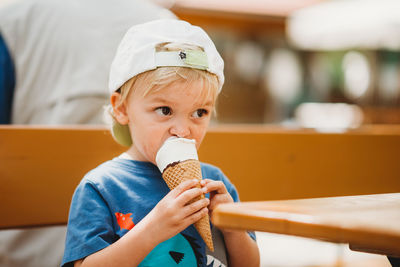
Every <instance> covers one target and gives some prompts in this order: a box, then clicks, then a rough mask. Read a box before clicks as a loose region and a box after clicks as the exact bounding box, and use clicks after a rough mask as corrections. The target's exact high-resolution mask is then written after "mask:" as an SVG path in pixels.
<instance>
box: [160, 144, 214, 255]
mask: <svg viewBox="0 0 400 267" xmlns="http://www.w3.org/2000/svg"><path fill="white" fill-rule="evenodd" d="M156 162H157V166H158V168H159V169H160V171H161V172H162V177H163V179H164V181H165V182H166V183H167V185H168V187H169V189H171V190H172V189H174V188H175V187H177V186H178V185H179V184H180V183H182V182H183V181H185V180H192V179H198V180H199V181H200V180H201V179H202V175H201V168H200V162H199V160H198V157H197V150H196V146H195V141H194V140H189V139H185V138H170V139H168V140H167V141H165V143H164V144H163V146H162V147H161V148H160V150H159V151H158V153H157V156H156ZM198 187H200V184H199V185H198ZM204 197H205V196H204V194H203V195H201V196H199V197H197V198H195V199H193V200H192V202H194V201H197V200H199V199H202V198H204ZM194 226H195V228H196V230H197V231H198V232H199V234H200V236H201V238H202V239H203V240H204V242H205V244H206V245H207V247H208V248H209V250H211V251H214V245H213V240H212V235H211V228H210V219H209V216H208V214H206V215H205V216H204V217H202V218H201V219H200V220H199V221H197V222H196V223H194Z"/></svg>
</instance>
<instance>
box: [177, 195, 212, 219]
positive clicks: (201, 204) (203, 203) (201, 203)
mask: <svg viewBox="0 0 400 267" xmlns="http://www.w3.org/2000/svg"><path fill="white" fill-rule="evenodd" d="M208 204H210V200H209V199H208V198H202V199H199V200H197V201H195V202H193V203H190V204H188V205H186V206H185V207H184V208H183V209H182V212H183V214H184V215H183V216H185V217H187V216H189V215H190V214H193V213H195V212H197V211H199V210H201V209H203V208H206V207H207V206H208Z"/></svg>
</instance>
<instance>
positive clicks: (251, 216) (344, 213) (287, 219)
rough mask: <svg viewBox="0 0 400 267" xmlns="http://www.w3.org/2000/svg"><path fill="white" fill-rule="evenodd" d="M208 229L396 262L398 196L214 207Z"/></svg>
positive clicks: (399, 247)
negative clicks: (297, 240) (345, 247)
mask: <svg viewBox="0 0 400 267" xmlns="http://www.w3.org/2000/svg"><path fill="white" fill-rule="evenodd" d="M212 221H213V223H214V224H215V225H216V226H218V227H222V228H231V229H244V230H254V231H264V232H271V233H279V234H287V235H295V236H302V237H309V238H315V239H320V240H324V241H329V242H335V243H349V244H350V248H351V249H353V250H358V251H364V252H370V253H378V254H384V255H389V256H394V257H400V193H394V194H375V195H359V196H346V197H328V198H311V199H296V200H284V201H262V202H242V203H233V204H222V205H219V206H218V207H217V208H216V209H215V210H214V212H213V214H212Z"/></svg>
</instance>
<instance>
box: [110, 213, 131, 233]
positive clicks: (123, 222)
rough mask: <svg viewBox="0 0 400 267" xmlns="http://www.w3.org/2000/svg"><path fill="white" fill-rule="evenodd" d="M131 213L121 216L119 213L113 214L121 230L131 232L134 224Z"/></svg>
mask: <svg viewBox="0 0 400 267" xmlns="http://www.w3.org/2000/svg"><path fill="white" fill-rule="evenodd" d="M131 215H132V213H127V214H123V213H120V212H116V213H115V217H117V223H118V225H119V227H121V229H126V230H131V229H132V228H133V226H135V224H134V223H133V221H132V218H131Z"/></svg>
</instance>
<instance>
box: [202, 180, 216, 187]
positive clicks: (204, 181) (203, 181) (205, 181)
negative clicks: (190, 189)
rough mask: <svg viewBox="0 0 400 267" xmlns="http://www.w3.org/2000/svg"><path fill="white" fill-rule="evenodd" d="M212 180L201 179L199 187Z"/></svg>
mask: <svg viewBox="0 0 400 267" xmlns="http://www.w3.org/2000/svg"><path fill="white" fill-rule="evenodd" d="M212 181H213V180H210V179H202V180H200V185H201V186H205V185H206V184H208V183H209V182H212Z"/></svg>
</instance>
